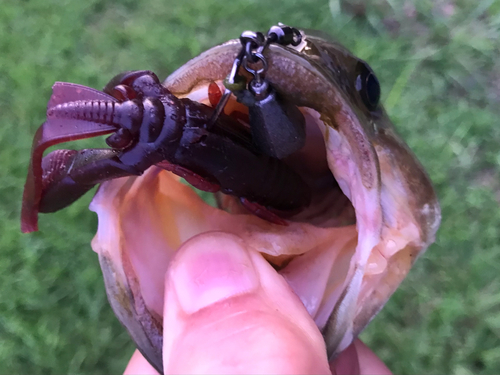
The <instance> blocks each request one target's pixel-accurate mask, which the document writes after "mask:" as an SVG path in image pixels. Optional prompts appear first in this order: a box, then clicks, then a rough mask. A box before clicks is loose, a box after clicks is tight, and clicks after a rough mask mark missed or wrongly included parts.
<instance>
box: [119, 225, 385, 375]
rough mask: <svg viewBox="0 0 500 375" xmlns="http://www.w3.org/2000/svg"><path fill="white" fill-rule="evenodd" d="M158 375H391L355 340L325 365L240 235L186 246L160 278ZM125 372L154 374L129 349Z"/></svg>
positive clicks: (275, 277)
mask: <svg viewBox="0 0 500 375" xmlns="http://www.w3.org/2000/svg"><path fill="white" fill-rule="evenodd" d="M163 328H164V334H163V364H164V373H165V374H171V373H183V374H191V373H208V374H246V373H252V374H278V373H279V374H381V375H383V374H391V372H390V370H389V369H388V368H387V367H386V366H385V365H384V364H383V363H382V362H381V361H380V359H379V358H378V357H377V356H376V355H375V354H374V353H373V352H372V351H371V350H370V349H368V348H367V347H366V346H365V345H364V344H363V343H362V342H361V341H359V340H356V341H355V342H354V343H353V344H351V345H350V346H349V347H348V348H347V349H346V350H345V351H344V352H342V353H341V354H340V355H339V357H337V358H336V359H335V360H334V361H333V362H332V363H328V360H327V356H326V348H325V343H324V341H323V337H322V336H321V333H320V332H319V330H318V328H317V326H316V325H315V323H314V321H313V320H312V318H311V317H310V316H309V314H308V313H307V311H306V309H305V307H304V306H303V305H302V303H301V302H300V300H299V298H298V297H297V296H296V295H295V294H294V293H293V292H292V290H291V289H290V288H289V286H288V284H287V283H286V282H285V280H284V279H283V278H282V277H281V276H280V275H279V274H278V273H277V272H276V271H275V270H274V269H273V268H272V267H271V266H270V265H269V263H268V262H267V261H266V260H265V259H264V258H263V257H262V256H261V255H260V254H259V253H258V252H256V251H255V250H254V249H251V248H249V247H248V246H247V245H246V244H245V243H244V242H243V241H241V239H240V238H238V237H237V236H234V235H230V234H227V233H217V232H211V233H206V234H202V235H199V236H196V237H194V238H192V239H191V240H189V241H187V242H186V243H185V244H184V245H183V246H182V247H181V248H180V249H179V251H178V252H177V254H176V256H175V258H174V259H173V261H172V263H171V266H170V267H169V271H168V272H167V275H166V279H165V310H164V317H163ZM124 374H126V375H132V374H157V372H156V371H155V370H154V369H153V368H152V367H151V365H149V363H148V362H147V361H146V360H145V359H144V357H143V356H142V355H141V354H140V353H139V352H138V351H136V352H135V353H134V355H133V356H132V359H131V360H130V362H129V364H128V366H127V368H126V369H125V373H124Z"/></svg>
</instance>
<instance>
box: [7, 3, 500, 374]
mask: <svg viewBox="0 0 500 375" xmlns="http://www.w3.org/2000/svg"><path fill="white" fill-rule="evenodd" d="M356 3H357V4H362V3H363V2H362V1H361V0H358V1H357V2H356ZM369 3H370V5H369V6H367V7H366V9H364V10H363V11H361V12H358V14H359V15H358V16H357V17H355V16H354V15H353V12H354V10H355V8H356V7H353V6H352V4H351V5H349V4H347V2H342V4H341V5H342V6H340V5H339V3H338V2H337V1H331V2H330V3H328V1H326V0H325V1H319V0H302V1H297V0H293V1H292V0H287V1H283V2H281V3H279V4H276V3H272V4H271V2H269V1H264V0H254V1H250V0H247V1H245V0H232V1H216V0H192V1H176V0H146V1H143V2H141V4H140V5H139V2H137V1H131V0H124V1H118V2H112V1H95V0H93V1H76V0H65V1H61V0H59V1H56V0H33V1H14V0H12V1H10V0H0V116H1V121H0V124H1V126H0V161H1V163H2V168H1V171H0V177H1V179H0V181H1V183H0V218H1V220H0V234H1V235H0V373H2V374H27V373H32V374H63V373H70V374H110V373H119V372H120V371H122V370H123V369H124V366H125V363H126V361H127V359H128V358H129V356H130V355H131V353H132V351H133V345H132V343H131V342H130V340H129V338H128V336H127V334H126V333H125V332H124V330H123V329H122V327H121V326H120V325H119V323H118V322H117V321H116V319H115V317H114V316H113V314H112V312H111V309H110V308H109V306H108V304H107V301H106V297H105V292H104V287H103V283H102V279H101V275H100V269H99V265H98V261H97V258H96V255H95V254H94V253H93V252H92V251H91V249H90V245H89V242H90V240H91V239H92V236H93V234H94V232H95V229H96V218H95V216H94V214H93V213H91V212H89V211H88V210H87V206H88V203H89V201H90V199H91V197H90V195H88V196H86V197H85V198H84V199H82V200H80V201H78V202H77V203H76V204H74V205H73V206H71V207H70V208H68V209H66V210H63V211H61V212H58V213H56V214H53V215H48V216H42V218H41V223H40V224H41V225H40V229H41V231H40V232H38V233H35V234H32V235H22V234H21V233H20V231H19V211H20V206H21V194H22V187H23V184H24V179H25V174H26V168H27V165H28V158H29V152H30V143H31V140H32V135H33V134H34V132H35V130H36V128H37V127H38V126H39V124H40V123H42V121H43V119H44V113H45V106H46V103H47V100H48V98H49V96H50V92H51V86H52V84H53V83H54V81H68V82H75V83H80V84H84V85H87V86H91V87H96V88H100V87H103V86H104V84H105V83H106V82H107V81H108V80H109V79H110V78H111V77H112V76H114V75H115V74H116V73H118V72H120V71H124V70H129V69H151V70H153V71H155V72H157V73H158V75H159V76H160V77H166V76H167V75H168V74H169V72H172V71H173V70H174V69H176V68H177V67H179V66H180V65H182V64H183V63H185V62H186V61H187V60H188V59H189V58H191V57H193V56H195V55H197V54H198V53H200V52H202V51H203V50H205V49H207V48H208V47H210V46H212V45H215V44H217V43H219V42H222V41H224V40H227V39H229V38H233V37H237V36H238V35H239V34H240V33H241V31H242V30H245V29H250V30H262V31H265V30H267V28H268V27H269V26H270V25H272V24H275V23H276V22H277V21H281V22H284V23H287V24H291V25H294V26H295V25H296V26H299V27H304V28H314V29H320V30H323V31H325V32H328V33H330V34H332V35H334V36H335V37H336V38H337V39H339V40H340V41H341V42H343V43H344V44H345V45H346V46H347V47H348V48H350V49H351V50H352V51H353V52H355V53H356V54H358V55H359V56H360V57H362V58H364V59H365V60H368V61H369V63H370V64H371V65H372V67H373V68H374V69H375V71H376V72H377V74H378V77H379V80H380V81H381V83H382V90H383V97H384V101H385V103H386V105H387V109H388V111H389V113H390V115H391V118H392V119H393V121H394V123H395V124H396V126H397V128H398V129H399V131H400V133H401V134H402V135H403V136H404V138H405V139H406V140H407V142H408V144H409V145H410V147H411V148H412V149H413V150H414V151H415V153H416V154H417V155H418V156H419V158H420V160H421V161H422V163H423V164H424V165H425V166H426V168H427V170H428V172H429V174H430V175H431V177H432V179H433V181H434V182H435V186H436V189H437V191H438V194H439V197H440V201H441V204H442V209H443V222H442V226H441V230H440V231H439V233H438V238H437V241H436V244H435V245H433V246H432V247H431V248H430V250H429V251H428V252H427V253H426V255H425V256H423V257H422V258H421V259H420V260H419V261H418V263H417V264H416V266H415V267H414V269H413V270H412V272H411V273H410V275H409V277H408V278H407V279H406V280H405V282H404V283H403V285H402V286H401V288H400V289H399V290H398V291H397V293H396V294H395V295H394V297H393V298H392V299H391V301H390V302H389V303H388V304H387V306H386V307H385V308H384V310H383V311H382V312H381V313H380V314H379V315H378V316H377V318H376V319H375V320H374V321H373V322H372V323H371V325H370V326H369V327H368V328H367V329H366V331H365V332H364V333H363V335H362V337H363V339H364V340H365V341H366V342H367V343H368V344H369V345H370V346H371V347H372V348H373V349H374V350H375V351H376V352H377V353H378V354H379V355H380V356H381V357H382V358H383V359H384V360H385V361H386V362H387V364H388V366H389V367H390V368H391V369H392V370H393V371H394V372H395V373H401V374H424V373H426V374H431V373H432V374H445V373H454V374H498V373H500V345H499V344H500V278H499V277H498V275H500V209H499V206H500V151H499V150H500V124H499V120H498V118H499V115H500V111H499V107H500V64H499V61H500V52H499V51H500V42H499V41H500V31H499V29H500V2H498V1H484V0H483V1H472V0H470V1H465V0H462V1H459V0H456V1H452V0H441V1H417V0H414V1H413V2H412V1H405V2H403V1H395V0H392V1H387V2H384V1H381V0H376V1H372V2H369Z"/></svg>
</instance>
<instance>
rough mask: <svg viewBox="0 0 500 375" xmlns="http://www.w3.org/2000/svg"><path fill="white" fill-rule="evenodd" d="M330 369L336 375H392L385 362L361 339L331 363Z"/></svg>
mask: <svg viewBox="0 0 500 375" xmlns="http://www.w3.org/2000/svg"><path fill="white" fill-rule="evenodd" d="M330 369H331V371H332V374H334V375H344V374H359V375H392V372H391V370H389V369H388V368H387V366H386V365H385V364H384V362H382V361H381V360H380V358H379V357H377V355H376V354H375V353H373V352H372V351H371V350H370V348H368V347H367V346H366V345H365V344H364V343H363V342H362V341H361V340H359V339H356V340H355V341H354V342H353V343H352V344H351V345H349V346H348V347H347V348H346V349H345V350H344V351H343V352H342V353H340V354H339V356H338V357H337V358H335V360H333V361H332V362H331V363H330Z"/></svg>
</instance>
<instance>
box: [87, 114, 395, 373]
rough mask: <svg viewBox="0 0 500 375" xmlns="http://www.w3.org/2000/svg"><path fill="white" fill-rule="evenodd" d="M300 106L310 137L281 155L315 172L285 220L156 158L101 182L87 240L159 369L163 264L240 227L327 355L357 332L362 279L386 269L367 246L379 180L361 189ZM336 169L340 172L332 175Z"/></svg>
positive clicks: (376, 223) (337, 138) (112, 295)
mask: <svg viewBox="0 0 500 375" xmlns="http://www.w3.org/2000/svg"><path fill="white" fill-rule="evenodd" d="M302 111H303V113H304V115H305V118H306V121H307V122H306V123H307V129H308V132H307V133H308V140H307V142H306V146H305V147H304V149H303V150H301V151H299V152H298V154H297V155H292V156H291V157H289V160H287V163H289V165H290V166H292V167H294V169H295V170H296V171H298V172H299V173H300V174H301V175H302V177H303V178H306V179H308V181H311V186H313V194H312V202H311V205H310V206H309V208H307V209H306V210H304V211H303V212H301V213H299V214H297V215H295V216H293V217H291V218H289V220H288V221H287V223H288V225H286V226H284V225H278V224H273V223H271V222H268V221H266V220H264V219H261V218H259V217H257V216H255V215H253V214H251V213H249V212H248V211H247V210H246V209H245V208H244V207H242V205H241V204H240V203H239V200H238V199H237V198H235V197H233V196H229V195H224V194H220V193H216V197H215V198H216V201H217V202H218V205H217V207H214V206H212V205H210V204H208V203H207V202H206V201H205V200H204V199H202V198H201V197H200V196H199V195H198V194H197V193H196V192H195V191H194V190H193V189H192V188H191V187H189V186H187V185H186V184H185V183H182V181H181V180H180V178H179V177H177V176H175V175H173V174H172V173H170V172H167V171H164V170H162V169H160V168H157V167H152V168H150V169H148V170H147V171H146V172H145V173H144V175H142V176H140V177H126V178H120V179H116V180H112V181H108V182H105V183H103V184H101V186H100V188H99V190H98V192H97V194H96V196H95V197H94V199H93V201H92V203H91V206H90V209H91V210H92V211H95V212H96V213H97V214H98V217H99V225H98V231H97V234H96V236H95V238H94V239H93V241H92V247H93V249H94V250H95V251H96V252H97V253H98V254H99V258H100V263H101V267H102V269H103V274H104V279H105V283H106V290H107V293H108V299H109V300H110V303H111V305H112V307H113V309H114V310H115V313H116V315H117V316H118V318H119V319H120V321H122V323H123V324H124V325H125V326H126V327H127V329H128V330H129V332H130V333H131V335H132V337H133V338H134V340H135V341H136V343H137V345H138V347H139V348H140V350H141V351H142V352H143V354H144V355H145V357H146V358H148V359H149V360H150V362H151V363H153V364H156V367H157V368H161V366H160V364H161V341H162V339H161V338H162V315H163V310H164V306H163V304H164V301H163V296H164V293H163V291H164V284H163V283H164V278H165V274H166V272H167V270H168V266H169V263H170V261H171V260H172V258H173V257H174V255H175V252H176V250H177V249H178V248H179V247H180V246H181V245H182V244H183V243H184V242H186V241H187V240H189V239H190V238H193V237H194V236H198V235H210V233H213V232H224V233H231V234H234V235H237V236H239V237H240V238H241V239H242V240H243V241H245V243H246V244H247V245H248V246H249V248H251V249H253V250H254V251H256V252H259V253H261V254H262V256H263V257H265V258H266V260H267V261H269V262H270V263H271V264H272V265H273V267H274V268H275V269H276V270H277V271H278V272H279V273H280V274H281V275H282V276H283V277H284V278H285V280H286V281H287V282H288V284H289V285H290V287H291V289H292V290H293V291H294V292H295V293H296V294H297V295H298V296H299V298H300V299H301V301H302V302H303V304H304V306H305V307H306V309H307V311H308V312H309V314H310V315H311V317H313V318H314V320H315V322H316V324H317V326H318V328H319V329H320V330H323V331H324V332H325V338H326V339H327V344H328V347H329V352H330V355H332V356H333V355H335V354H336V353H338V352H340V351H341V350H343V349H344V347H346V346H347V345H348V344H349V343H350V342H351V341H352V339H353V337H354V336H355V335H356V334H357V333H356V330H355V329H354V328H353V324H354V318H355V316H356V315H357V314H358V313H359V312H358V311H357V309H358V306H357V301H358V299H359V298H360V296H359V295H360V291H361V287H362V279H363V277H368V276H369V275H375V274H377V273H378V274H380V273H382V272H383V270H384V267H385V265H386V264H387V261H386V260H385V259H384V257H383V256H382V255H380V254H379V253H378V252H377V251H376V250H375V251H372V249H373V248H374V247H375V245H376V244H377V243H378V241H379V237H380V227H381V220H380V217H381V216H380V213H381V209H380V200H379V195H378V192H377V190H376V189H372V190H367V189H365V188H361V189H359V186H362V182H361V181H360V179H359V178H357V177H356V173H357V172H356V170H351V171H348V170H343V168H345V166H346V164H345V160H344V161H341V158H340V154H339V153H338V152H336V154H337V155H336V156H333V157H331V158H329V157H327V153H329V152H330V151H329V150H330V149H331V148H332V147H335V148H338V149H337V150H342V149H343V148H344V150H343V152H347V149H345V147H346V146H345V144H343V141H342V136H341V135H340V133H338V132H336V131H335V130H333V129H332V128H330V127H329V126H327V125H324V124H323V123H322V122H318V119H319V117H320V116H319V114H318V113H317V112H316V111H314V110H310V109H307V108H303V109H302ZM325 139H328V142H329V143H328V142H325ZM344 143H345V142H344ZM306 156H307V157H306ZM342 158H344V159H345V156H343V157H342ZM347 158H349V157H348V156H347ZM347 161H348V160H347ZM332 164H333V166H334V168H332ZM351 164H352V168H354V169H355V165H354V164H353V163H351ZM308 166H310V168H308ZM330 168H332V169H330ZM339 170H342V171H343V172H342V173H340V174H338V177H337V176H336V177H337V178H334V175H335V174H336V171H339ZM332 172H333V173H332ZM346 176H353V178H352V179H351V180H346ZM291 188H293V187H291ZM358 190H362V191H361V192H358ZM353 196H354V197H356V200H355V201H354V202H353V200H352V197H353ZM366 200H369V202H368V203H367V202H366ZM366 208H368V209H370V210H372V211H371V212H368V211H367V210H366ZM367 224H368V225H367ZM340 307H342V312H339V310H340ZM336 310H337V313H335V314H332V313H333V312H334V311H336ZM332 316H335V318H334V322H333V321H332V318H331V317H332ZM358 324H359V325H360V326H364V325H365V322H361V323H358ZM332 327H333V328H332ZM332 330H333V331H334V334H332V332H331V331H332Z"/></svg>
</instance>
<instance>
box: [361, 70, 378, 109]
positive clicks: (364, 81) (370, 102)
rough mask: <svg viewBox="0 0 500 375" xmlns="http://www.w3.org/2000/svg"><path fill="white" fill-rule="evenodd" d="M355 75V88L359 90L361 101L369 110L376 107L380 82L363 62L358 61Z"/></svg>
mask: <svg viewBox="0 0 500 375" xmlns="http://www.w3.org/2000/svg"><path fill="white" fill-rule="evenodd" d="M357 71H358V75H357V76H356V85H355V86H356V90H357V91H358V92H359V95H360V96H361V99H362V100H363V103H364V104H365V106H366V108H368V109H369V110H370V111H375V110H376V109H377V106H378V103H379V102H380V84H379V82H378V79H377V77H376V76H375V73H373V70H372V69H371V68H370V66H369V65H368V64H367V63H365V62H364V61H363V62H359V63H358V69H357Z"/></svg>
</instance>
